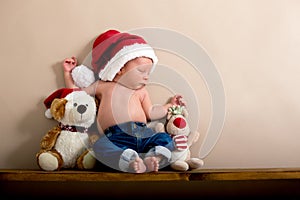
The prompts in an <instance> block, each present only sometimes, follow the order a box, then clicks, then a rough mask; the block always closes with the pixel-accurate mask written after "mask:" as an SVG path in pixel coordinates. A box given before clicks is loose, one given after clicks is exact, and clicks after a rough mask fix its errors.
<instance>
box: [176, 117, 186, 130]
mask: <svg viewBox="0 0 300 200" xmlns="http://www.w3.org/2000/svg"><path fill="white" fill-rule="evenodd" d="M173 124H174V126H176V127H177V128H184V127H185V126H186V121H185V119H183V118H181V117H177V118H176V119H175V120H174V121H173Z"/></svg>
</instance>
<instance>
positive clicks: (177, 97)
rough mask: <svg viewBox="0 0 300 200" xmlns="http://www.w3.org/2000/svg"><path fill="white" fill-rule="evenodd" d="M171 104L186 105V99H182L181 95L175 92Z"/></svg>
mask: <svg viewBox="0 0 300 200" xmlns="http://www.w3.org/2000/svg"><path fill="white" fill-rule="evenodd" d="M171 104H172V105H175V106H186V101H185V100H184V99H183V97H182V96H181V95H179V94H176V95H175V96H174V97H173V98H172V99H171Z"/></svg>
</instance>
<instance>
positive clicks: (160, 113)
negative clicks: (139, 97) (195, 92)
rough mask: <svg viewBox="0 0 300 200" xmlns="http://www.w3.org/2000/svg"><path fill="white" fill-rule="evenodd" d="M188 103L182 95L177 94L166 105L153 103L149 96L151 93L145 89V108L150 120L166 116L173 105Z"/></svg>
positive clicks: (143, 102) (143, 104)
mask: <svg viewBox="0 0 300 200" xmlns="http://www.w3.org/2000/svg"><path fill="white" fill-rule="evenodd" d="M185 104H186V103H185V101H184V100H183V98H182V96H181V95H175V96H173V97H172V98H171V100H170V101H169V102H168V103H166V104H165V105H152V102H151V100H150V97H149V93H148V92H147V91H146V90H145V94H144V98H143V101H142V106H143V109H144V110H145V113H146V116H147V118H148V119H150V120H157V119H161V118H163V117H165V116H166V115H167V113H168V109H169V107H171V106H173V105H182V106H184V105H185Z"/></svg>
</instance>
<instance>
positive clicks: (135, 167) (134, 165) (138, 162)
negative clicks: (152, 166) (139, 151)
mask: <svg viewBox="0 0 300 200" xmlns="http://www.w3.org/2000/svg"><path fill="white" fill-rule="evenodd" d="M129 171H130V172H134V173H144V172H145V171H146V166H145V164H144V161H143V160H142V159H141V158H140V157H136V158H135V159H134V160H133V161H131V162H130V163H129Z"/></svg>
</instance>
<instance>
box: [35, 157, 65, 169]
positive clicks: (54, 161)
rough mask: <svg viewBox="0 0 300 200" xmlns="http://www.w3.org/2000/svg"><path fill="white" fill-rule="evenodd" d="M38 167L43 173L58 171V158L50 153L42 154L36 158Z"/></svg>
mask: <svg viewBox="0 0 300 200" xmlns="http://www.w3.org/2000/svg"><path fill="white" fill-rule="evenodd" d="M37 159H38V164H39V167H40V168H41V169H43V170H45V171H54V170H58V169H59V168H60V166H61V164H60V157H59V156H58V155H56V154H54V153H52V152H44V153H41V154H40V155H39V156H38V158H37Z"/></svg>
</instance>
